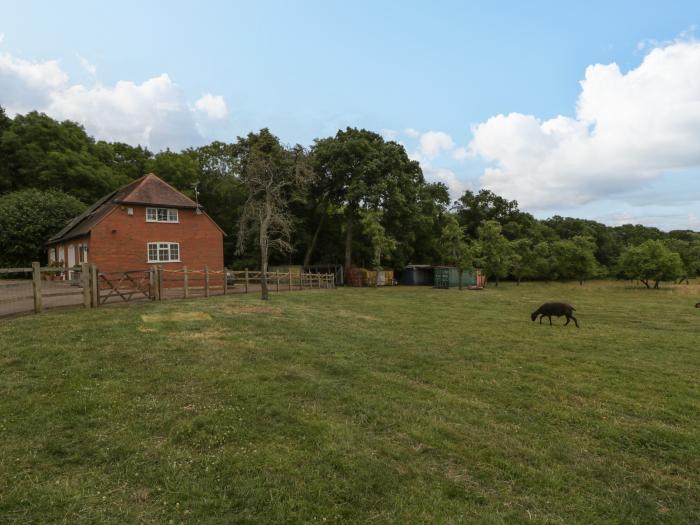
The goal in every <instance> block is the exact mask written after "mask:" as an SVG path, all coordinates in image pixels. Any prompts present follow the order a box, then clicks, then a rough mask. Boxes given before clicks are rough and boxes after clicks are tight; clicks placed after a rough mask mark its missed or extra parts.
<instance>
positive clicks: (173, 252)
mask: <svg viewBox="0 0 700 525" xmlns="http://www.w3.org/2000/svg"><path fill="white" fill-rule="evenodd" d="M179 259H180V246H179V245H178V244H171V245H170V260H171V261H177V260H179Z"/></svg>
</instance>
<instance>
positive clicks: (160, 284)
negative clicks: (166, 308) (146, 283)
mask: <svg viewBox="0 0 700 525" xmlns="http://www.w3.org/2000/svg"><path fill="white" fill-rule="evenodd" d="M156 275H157V276H158V288H157V290H158V300H159V301H162V300H163V268H161V267H160V266H156Z"/></svg>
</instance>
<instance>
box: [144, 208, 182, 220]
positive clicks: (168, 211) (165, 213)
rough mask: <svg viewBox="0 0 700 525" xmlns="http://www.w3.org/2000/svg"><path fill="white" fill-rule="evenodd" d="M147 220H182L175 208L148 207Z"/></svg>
mask: <svg viewBox="0 0 700 525" xmlns="http://www.w3.org/2000/svg"><path fill="white" fill-rule="evenodd" d="M146 222H180V218H179V217H178V213H177V209H175V208H146Z"/></svg>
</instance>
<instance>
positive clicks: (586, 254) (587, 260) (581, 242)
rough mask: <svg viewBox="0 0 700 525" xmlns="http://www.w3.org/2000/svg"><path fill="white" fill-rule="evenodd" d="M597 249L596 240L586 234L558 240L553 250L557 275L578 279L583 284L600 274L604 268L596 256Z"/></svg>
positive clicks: (560, 277) (561, 277)
mask: <svg viewBox="0 0 700 525" xmlns="http://www.w3.org/2000/svg"><path fill="white" fill-rule="evenodd" d="M595 250H596V244H595V240H594V239H593V238H592V237H589V236H586V235H576V236H574V237H573V238H572V239H563V240H559V241H556V242H555V243H554V244H553V246H552V252H553V256H554V259H555V261H556V266H555V272H556V274H557V277H558V278H559V279H570V280H576V281H578V282H579V284H581V285H583V282H584V281H586V280H588V279H591V278H593V277H597V276H598V275H600V274H601V273H602V269H601V267H600V265H599V264H598V261H597V260H596V258H595Z"/></svg>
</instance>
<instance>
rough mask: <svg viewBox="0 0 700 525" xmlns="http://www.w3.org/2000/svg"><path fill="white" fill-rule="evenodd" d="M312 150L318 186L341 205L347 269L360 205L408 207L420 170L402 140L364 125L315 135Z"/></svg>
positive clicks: (413, 199)
mask: <svg viewBox="0 0 700 525" xmlns="http://www.w3.org/2000/svg"><path fill="white" fill-rule="evenodd" d="M312 155H313V162H314V169H315V171H316V173H317V175H318V184H319V186H320V187H322V188H323V190H322V191H323V192H325V194H327V196H328V197H327V198H328V199H329V201H330V202H331V203H334V204H336V205H337V206H339V207H342V209H343V213H344V218H345V232H344V236H345V257H344V261H345V267H346V269H347V268H349V267H350V266H351V265H352V260H353V257H352V255H353V239H354V229H355V225H356V223H357V222H358V220H359V218H360V212H361V210H362V209H380V208H382V209H384V210H385V212H386V213H387V214H400V213H401V211H404V210H406V209H414V208H413V206H412V205H414V204H415V203H416V202H417V196H418V192H419V191H420V188H421V186H422V185H423V184H424V183H425V181H424V179H423V173H422V172H421V169H420V166H419V164H418V163H417V162H415V161H412V160H410V159H409V158H408V155H407V154H406V150H405V149H404V148H403V146H401V145H400V144H397V143H395V142H386V141H385V140H384V139H383V138H382V137H381V135H379V134H377V133H373V132H371V131H367V130H364V129H356V128H347V129H345V130H341V131H338V133H336V135H335V136H334V137H329V138H325V139H319V140H316V142H315V144H314V146H313V149H312ZM409 214H410V212H409ZM385 219H388V218H387V217H385Z"/></svg>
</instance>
